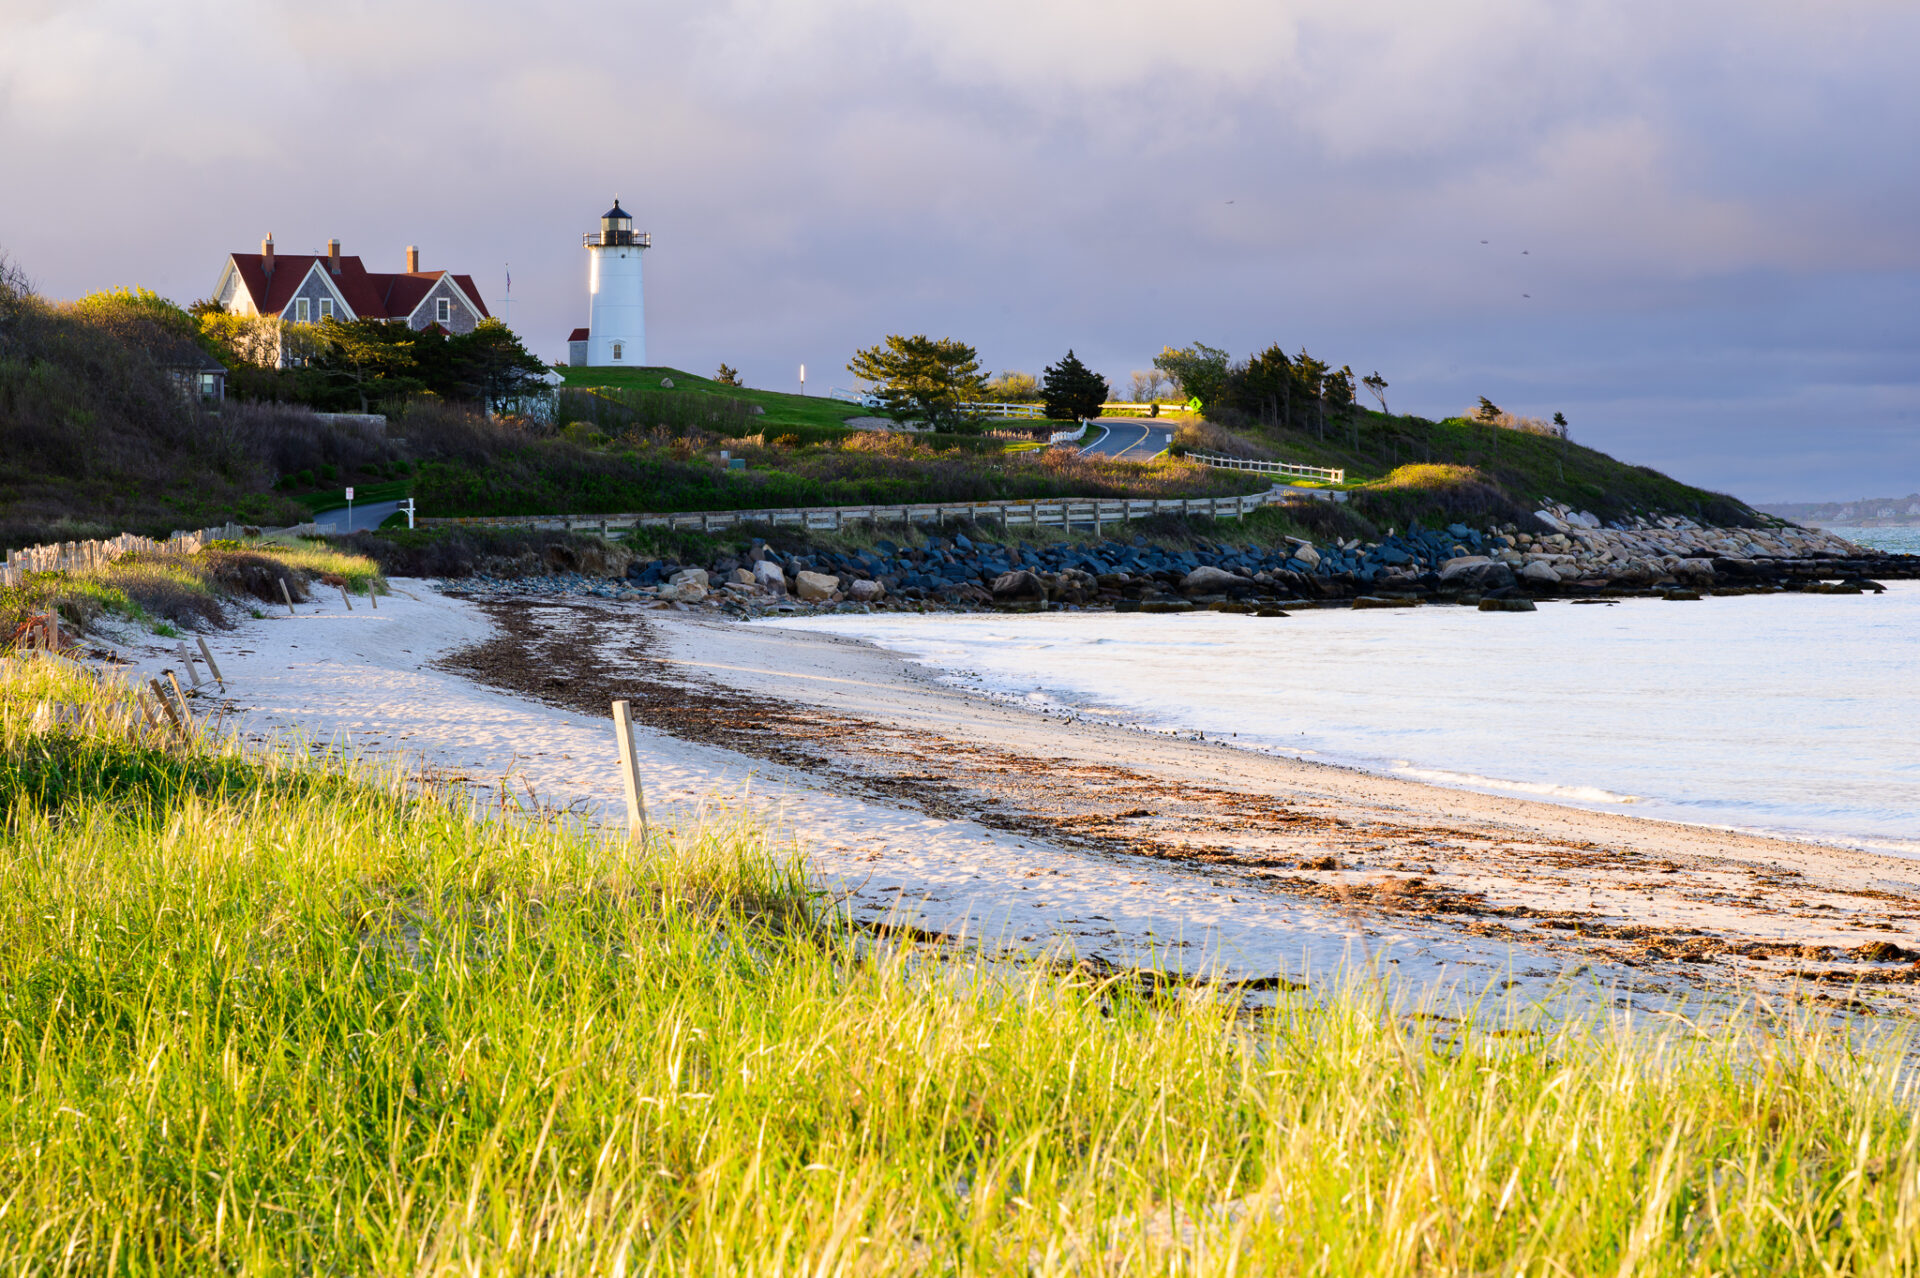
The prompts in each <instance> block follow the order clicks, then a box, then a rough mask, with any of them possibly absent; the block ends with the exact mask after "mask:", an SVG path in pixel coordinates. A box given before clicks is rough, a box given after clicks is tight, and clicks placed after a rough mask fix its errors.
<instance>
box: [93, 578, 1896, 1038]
mask: <svg viewBox="0 0 1920 1278" xmlns="http://www.w3.org/2000/svg"><path fill="white" fill-rule="evenodd" d="M395 584H396V586H397V588H398V590H399V591H400V593H397V594H395V595H392V596H389V597H386V598H384V599H383V600H382V602H381V605H380V608H379V609H378V610H377V611H375V610H373V609H370V608H368V607H367V606H366V604H365V603H364V602H362V603H361V604H360V605H359V607H358V608H357V609H355V610H354V611H351V612H349V611H347V610H346V609H345V608H344V607H343V606H342V605H341V604H340V603H339V602H338V601H337V600H336V601H334V602H332V603H325V602H322V603H319V604H315V605H307V606H303V607H302V608H300V609H299V611H298V615H296V616H292V617H288V616H286V615H284V614H281V615H275V616H267V617H262V618H254V619H248V620H245V621H242V622H241V624H240V625H239V627H238V628H237V629H235V630H233V631H230V632H226V633H223V634H220V635H217V636H213V637H211V643H212V646H213V649H214V652H215V654H216V657H217V658H218V659H219V661H220V663H221V665H222V667H223V670H224V673H225V674H226V677H227V684H228V686H227V690H226V692H225V693H224V694H216V693H213V692H212V691H211V689H209V691H208V692H207V693H206V694H204V695H203V698H202V699H203V701H207V702H208V704H209V708H211V700H212V698H214V697H216V696H218V697H219V699H220V700H221V702H222V704H223V707H224V709H225V711H226V712H227V713H228V714H230V715H231V716H232V717H233V721H235V722H237V723H238V724H240V725H241V726H242V727H243V729H244V730H245V731H246V732H247V733H249V734H250V735H252V736H255V737H257V738H260V739H263V740H264V739H268V738H271V737H275V736H280V737H284V736H285V735H286V734H289V733H292V734H298V735H303V736H304V737H306V738H307V739H308V740H309V741H311V742H312V743H314V744H315V745H318V744H321V743H330V744H336V745H338V746H341V747H343V748H348V749H351V750H352V751H354V752H355V753H358V754H360V755H363V756H366V757H390V756H395V755H398V756H402V757H404V758H406V759H408V760H410V761H414V762H416V763H418V764H421V765H424V766H426V767H428V768H431V769H433V770H435V771H438V772H440V773H443V774H446V775H450V776H454V777H458V778H461V779H463V780H465V781H466V782H468V783H469V784H471V785H473V786H475V787H476V788H477V789H478V790H480V791H481V792H482V793H485V794H489V795H492V796H495V797H500V796H502V795H511V796H514V797H518V798H521V799H523V800H524V799H526V798H527V797H528V796H531V797H532V799H533V800H534V801H537V802H539V803H541V804H544V805H547V806H551V807H556V808H563V809H570V810H572V811H574V812H576V813H578V814H579V815H581V816H582V817H583V818H586V819H596V820H598V819H618V818H619V816H620V814H621V808H620V805H621V798H620V790H619V781H618V778H617V775H616V772H615V765H614V753H613V736H612V731H611V726H610V723H609V720H608V706H609V705H610V703H611V702H612V701H613V700H614V699H616V698H626V699H629V700H631V701H632V702H633V703H634V706H635V714H636V717H637V719H638V721H639V722H640V723H641V725H642V730H641V740H640V756H641V767H642V771H643V774H644V777H645V782H646V786H647V798H648V803H649V808H650V813H651V815H652V816H653V818H654V819H655V820H656V821H658V822H662V823H666V824H670V825H681V826H687V825H691V824H695V823H699V822H702V821H712V820H724V821H731V820H736V819H742V817H743V816H744V817H745V818H746V819H750V820H754V821H757V822H761V823H764V824H765V825H766V826H767V827H769V828H770V829H771V830H772V831H773V832H774V833H775V834H776V836H777V837H778V838H779V839H780V840H781V841H782V842H783V843H785V844H787V845H789V846H794V847H797V848H798V849H799V850H800V851H801V852H802V853H803V854H804V855H805V856H806V858H807V860H808V863H809V865H810V867H811V869H812V871H813V872H814V874H815V875H816V876H817V878H818V880H819V881H820V882H821V884H822V885H823V886H824V887H826V888H827V889H828V890H830V891H832V892H834V893H836V894H837V895H839V896H841V897H842V898H844V899H845V900H846V902H847V904H848V906H849V908H850V909H852V910H854V911H855V912H856V913H857V914H858V915H859V916H860V917H863V918H867V919H874V920H879V919H892V920H895V921H896V922H898V921H907V920H910V921H911V922H912V924H913V925H914V926H916V927H918V928H920V929H923V930H924V931H927V932H931V933H939V934H944V935H946V936H950V937H955V938H960V937H965V938H969V939H971V940H978V941H980V942H982V943H985V944H988V945H990V946H996V947H1000V946H1006V947H1013V948H1018V949H1025V950H1031V951H1040V950H1046V949H1054V950H1057V949H1060V948H1068V949H1071V950H1072V951H1073V952H1074V953H1076V954H1079V955H1081V956H1083V957H1088V958H1095V959H1099V960H1104V961H1106V962H1110V963H1113V964H1116V965H1137V964H1143V963H1157V964H1162V965H1166V966H1170V967H1176V968H1179V969H1183V970H1185V971H1188V972H1191V973H1210V974H1221V975H1225V976H1228V977H1231V978H1234V979H1248V980H1253V981H1256V982H1260V983H1262V984H1265V985H1269V986H1271V985H1275V984H1279V983H1282V982H1286V983H1293V982H1300V981H1308V982H1313V981H1319V980H1323V979H1326V978H1328V977H1330V976H1331V975H1332V974H1333V973H1334V972H1335V971H1336V969H1339V968H1341V967H1342V965H1346V964H1359V965H1364V966H1366V967H1368V968H1370V969H1380V970H1387V971H1391V972H1393V973H1395V974H1396V975H1397V976H1399V977H1400V978H1403V979H1406V980H1410V981H1414V982H1417V983H1422V984H1427V983H1431V982H1433V981H1436V980H1437V981H1444V982H1448V983H1451V984H1454V985H1455V986H1457V988H1459V989H1461V990H1464V991H1469V992H1478V991H1480V990H1484V989H1487V988H1490V987H1496V986H1498V987H1511V988H1514V989H1515V990H1516V992H1518V993H1521V994H1523V995H1528V996H1537V997H1541V998H1546V997H1561V998H1565V997H1567V996H1569V995H1570V994H1577V995H1578V996H1579V997H1581V998H1585V997H1589V996H1591V997H1594V998H1598V999H1603V1000H1605V1001H1607V1002H1610V1003H1612V1004H1615V1005H1620V1004H1624V1003H1636V1004H1638V1005H1641V1006H1649V1007H1652V1006H1663V1005H1670V1004H1671V1002H1672V1001H1673V999H1674V998H1675V997H1676V996H1690V995H1693V994H1706V995H1711V996H1716V997H1718V996H1729V995H1730V996H1738V995H1739V994H1741V993H1744V992H1748V991H1754V990H1759V991H1773V992H1779V991H1782V990H1786V989H1796V990H1798V991H1800V992H1801V993H1802V994H1803V996H1805V997H1808V998H1813V999H1819V1000H1822V1001H1825V1002H1828V1003H1832V1004H1835V1005H1839V1006H1846V1007H1851V1008H1854V1009H1857V1010H1863V1011H1864V1010H1869V1009H1871V1010H1876V1011H1888V1012H1904V1011H1906V1010H1909V1009H1911V1008H1912V1007H1913V1006H1914V1005H1915V997H1914V990H1915V983H1916V982H1920V964H1917V963H1916V962H1915V960H1916V958H1920V955H1917V954H1916V953H1915V951H1920V865H1916V864H1915V863H1913V862H1911V861H1906V860H1902V859H1899V858H1894V857H1886V856H1876V855H1873V854H1870V853H1865V852H1859V851H1853V850H1848V849H1843V848H1837V847H1829V846H1823V845H1819V844H1813V843H1801V842H1787V841H1782V840H1777V839H1768V838H1760V837H1754V836H1749V835H1743V834H1737V833H1731V832H1727V831H1723V830H1717V829H1711V828H1706V827H1700V826H1688V825H1680V824H1673V823H1668V822H1661V821H1653V820H1646V819H1641V818H1635V817H1628V816H1621V815H1616V814H1612V813H1602V812H1592V811H1586V810H1581V809H1575V808H1568V807H1561V806H1557V805H1554V804H1551V803H1544V802H1536V801H1528V800H1523V799H1515V798H1502V797H1497V796H1490V795H1485V794H1479V793H1471V792H1466V791H1460V790H1452V789H1445V788H1441V787H1436V786H1430V785H1425V784H1420V783H1417V782H1408V781H1404V780H1399V779H1395V778H1388V777H1382V776H1377V775H1372V774H1369V773H1365V772H1360V771H1355V770H1350V769H1345V768H1339V767H1333V766H1329V765H1325V764H1316V763H1312V762H1303V761H1299V760H1293V759H1287V758H1280V757H1275V756H1272V755H1266V754H1260V753H1254V752H1250V751H1245V750H1239V749H1235V748H1233V747H1232V746H1230V745H1223V744H1220V743H1217V742H1213V741H1201V740H1195V739H1191V738H1187V737H1180V736H1174V735H1169V734H1165V733H1157V732H1147V731H1141V730H1137V729H1128V728H1123V727H1116V726H1114V725H1112V724H1107V723H1101V722H1095V721H1090V720H1089V719H1087V718H1085V717H1080V716H1074V715H1048V714H1042V713H1037V712H1034V711H1031V710H1027V709H1022V708H1018V707H1015V706H1010V705H1007V704H1004V703H1001V702H997V701H993V700H989V699H986V698H983V697H979V696H975V695H971V694H969V693H966V692H963V691H960V690H958V689H956V688H953V687H950V686H947V685H945V684H942V683H940V682H938V681H936V680H934V679H933V678H932V677H930V676H929V675H928V673H927V672H926V671H925V670H924V669H923V668H921V667H918V666H915V665H913V664H910V663H908V662H906V661H905V660H903V659H902V658H901V657H900V656H898V655H897V654H893V653H890V652H886V651H884V650H881V649H878V648H875V647H873V646H871V645H868V644H864V643H859V642H854V641H850V640H846V639H842V638H837V637H834V636H831V635H824V634H819V633H811V632H804V631H796V630H788V629H780V628H776V627H769V626H756V625H743V624H739V623H736V622H730V621H727V620H724V619H720V618H717V617H710V616H704V615H699V614H694V613H686V612H678V611H673V610H651V609H650V610H640V609H635V608H633V607H632V606H631V605H625V604H617V603H608V602H603V601H598V600H586V599H577V598H552V599H535V600H524V599H522V600H513V601H485V600H478V599H466V598H461V597H459V596H458V594H457V591H456V592H455V593H450V594H445V595H443V594H441V593H438V592H437V590H436V589H435V587H434V585H433V584H431V583H428V582H424V581H400V582H397V583H395ZM123 655H124V656H126V657H128V658H130V659H134V660H136V661H137V662H138V663H139V664H140V665H142V666H143V667H145V668H148V669H157V668H158V667H160V666H163V665H169V664H175V662H174V661H172V660H171V655H172V654H171V645H170V644H169V645H166V646H165V647H164V648H163V647H162V646H161V645H159V644H158V643H157V642H156V643H153V644H148V645H139V644H135V645H130V646H129V648H128V649H127V651H126V652H124V653H123Z"/></svg>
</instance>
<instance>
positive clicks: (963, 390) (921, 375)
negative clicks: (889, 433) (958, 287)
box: [847, 333, 986, 427]
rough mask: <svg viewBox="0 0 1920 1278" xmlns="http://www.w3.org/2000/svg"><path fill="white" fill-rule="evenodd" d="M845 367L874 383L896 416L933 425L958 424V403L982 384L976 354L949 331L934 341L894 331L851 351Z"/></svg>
mask: <svg viewBox="0 0 1920 1278" xmlns="http://www.w3.org/2000/svg"><path fill="white" fill-rule="evenodd" d="M847 371H848V372H849V373H852V374H853V375H854V376H855V377H858V378H859V379H861V380H862V381H865V382H871V383H872V384H873V387H874V393H875V394H877V395H878V396H879V397H880V404H881V408H882V410H883V411H884V412H885V413H886V414H887V415H888V416H889V417H891V418H893V419H894V420H895V421H900V422H906V421H915V420H918V421H924V422H926V423H927V424H928V425H929V426H934V427H940V426H947V427H952V426H956V425H958V424H959V423H960V421H961V418H962V416H963V410H962V409H961V407H960V406H961V405H962V404H964V403H966V402H968V401H969V400H973V399H977V398H979V397H980V395H981V394H982V393H983V392H984V391H985V389H986V378H985V377H984V376H982V375H981V372H980V356H979V354H978V353H977V352H976V351H975V350H974V349H973V347H971V346H968V345H967V344H966V343H965V342H960V341H956V340H954V339H953V338H951V337H943V338H940V339H939V340H937V341H936V340H935V339H933V338H931V337H928V336H926V335H925V334H920V335H917V336H914V337H903V336H901V335H900V334H898V333H894V334H891V335H890V336H888V338H887V340H886V341H885V342H883V343H881V344H880V345H878V346H869V347H868V348H867V349H866V350H863V351H855V352H854V355H853V358H852V359H851V360H849V361H847Z"/></svg>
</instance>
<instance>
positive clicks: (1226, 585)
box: [1180, 564, 1248, 595]
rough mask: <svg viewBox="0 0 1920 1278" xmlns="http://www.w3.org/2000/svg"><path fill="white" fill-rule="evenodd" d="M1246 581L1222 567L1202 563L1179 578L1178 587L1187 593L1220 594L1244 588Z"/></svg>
mask: <svg viewBox="0 0 1920 1278" xmlns="http://www.w3.org/2000/svg"><path fill="white" fill-rule="evenodd" d="M1247 585H1248V582H1247V579H1246V578H1244V577H1236V576H1234V575H1233V574H1232V573H1230V572H1228V571H1227V570H1226V569H1224V568H1215V567H1212V566H1211V565H1207V564H1202V565H1201V566H1200V567H1198V568H1195V569H1194V570H1193V571H1192V572H1190V573H1188V574H1187V575H1186V576H1185V577H1184V578H1182V579H1181V582H1180V589H1181V591H1182V592H1184V593H1186V594H1189V595H1220V594H1225V593H1226V592H1227V591H1229V590H1245V589H1246V588H1247Z"/></svg>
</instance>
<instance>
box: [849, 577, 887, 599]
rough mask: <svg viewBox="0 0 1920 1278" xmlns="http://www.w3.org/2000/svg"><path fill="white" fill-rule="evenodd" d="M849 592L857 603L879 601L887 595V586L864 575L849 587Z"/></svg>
mask: <svg viewBox="0 0 1920 1278" xmlns="http://www.w3.org/2000/svg"><path fill="white" fill-rule="evenodd" d="M847 593H848V594H850V595H852V596H853V600H854V602H855V603H878V602H879V601H880V600H882V599H885V598H886V597H887V588H886V587H885V586H883V585H881V584H880V583H879V582H877V581H871V580H869V579H867V578H865V577H862V578H861V579H860V580H859V581H856V582H854V583H853V585H852V586H851V587H849V588H848V591H847Z"/></svg>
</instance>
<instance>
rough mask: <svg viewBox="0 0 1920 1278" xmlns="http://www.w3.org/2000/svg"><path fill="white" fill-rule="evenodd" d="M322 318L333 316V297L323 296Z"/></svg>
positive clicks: (321, 302) (321, 305)
mask: <svg viewBox="0 0 1920 1278" xmlns="http://www.w3.org/2000/svg"><path fill="white" fill-rule="evenodd" d="M320 318H321V319H323V320H330V319H332V318H333V299H332V298H331V297H323V298H321V299H320Z"/></svg>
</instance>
